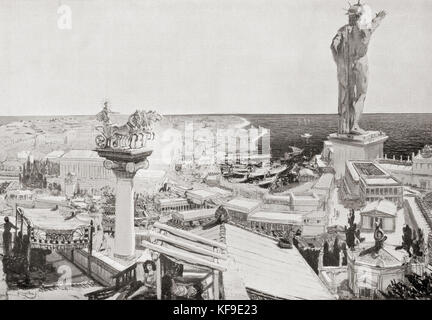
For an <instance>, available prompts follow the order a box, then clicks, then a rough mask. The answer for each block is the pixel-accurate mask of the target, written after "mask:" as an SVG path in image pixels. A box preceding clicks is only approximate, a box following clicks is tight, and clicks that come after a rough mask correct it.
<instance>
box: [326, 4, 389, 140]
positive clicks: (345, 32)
mask: <svg viewBox="0 0 432 320" xmlns="http://www.w3.org/2000/svg"><path fill="white" fill-rule="evenodd" d="M347 15H348V24H347V25H345V26H343V27H342V28H340V29H339V30H338V32H337V34H336V36H335V37H334V38H333V40H332V43H331V46H330V48H331V51H332V54H333V58H334V60H335V62H336V65H337V78H338V83H339V98H338V114H339V123H338V133H339V134H350V133H351V134H364V133H365V131H364V130H363V129H361V128H360V126H359V121H360V117H361V114H362V112H363V107H364V101H365V98H366V91H367V86H368V60H367V55H366V54H367V50H368V45H369V41H370V38H371V36H372V33H373V32H374V31H375V30H376V28H377V27H378V26H379V25H380V23H381V21H382V19H384V17H385V16H386V13H385V11H380V12H379V13H378V14H376V16H375V18H373V19H372V11H371V8H370V7H369V6H368V5H366V4H361V3H360V1H359V2H358V3H357V4H355V5H350V7H349V9H348V10H347Z"/></svg>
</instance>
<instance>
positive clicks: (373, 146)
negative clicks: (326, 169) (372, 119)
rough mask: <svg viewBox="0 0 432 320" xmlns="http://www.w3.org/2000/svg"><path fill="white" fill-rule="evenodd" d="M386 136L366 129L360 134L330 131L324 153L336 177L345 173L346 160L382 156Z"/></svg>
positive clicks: (372, 158)
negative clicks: (328, 156)
mask: <svg viewBox="0 0 432 320" xmlns="http://www.w3.org/2000/svg"><path fill="white" fill-rule="evenodd" d="M387 139H388V136H387V135H386V134H385V133H383V132H381V131H367V132H366V133H365V134H362V135H352V134H338V133H332V134H330V135H329V136H328V143H325V144H324V148H330V150H324V153H325V154H330V162H331V164H332V166H333V169H334V170H335V175H336V179H340V178H342V177H343V176H344V174H345V163H346V161H347V160H375V159H376V158H382V157H383V149H384V142H385V141H386V140H387Z"/></svg>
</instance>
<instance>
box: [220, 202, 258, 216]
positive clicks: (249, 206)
mask: <svg viewBox="0 0 432 320" xmlns="http://www.w3.org/2000/svg"><path fill="white" fill-rule="evenodd" d="M260 206H261V201H259V200H255V199H247V198H238V197H237V198H234V199H232V200H230V201H228V202H226V203H224V205H223V207H224V208H225V209H226V210H227V211H228V214H229V216H230V218H232V219H233V220H238V221H247V218H248V216H249V214H251V213H252V212H253V211H255V210H256V209H258V208H259V207H260Z"/></svg>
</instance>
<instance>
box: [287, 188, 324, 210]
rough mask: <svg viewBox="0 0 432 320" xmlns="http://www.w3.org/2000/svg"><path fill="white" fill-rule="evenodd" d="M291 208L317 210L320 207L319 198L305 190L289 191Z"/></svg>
mask: <svg viewBox="0 0 432 320" xmlns="http://www.w3.org/2000/svg"><path fill="white" fill-rule="evenodd" d="M290 197H291V210H292V211H304V212H311V211H315V210H319V208H320V207H321V199H320V198H319V197H318V195H317V194H316V193H313V192H310V191H306V192H291V193H290Z"/></svg>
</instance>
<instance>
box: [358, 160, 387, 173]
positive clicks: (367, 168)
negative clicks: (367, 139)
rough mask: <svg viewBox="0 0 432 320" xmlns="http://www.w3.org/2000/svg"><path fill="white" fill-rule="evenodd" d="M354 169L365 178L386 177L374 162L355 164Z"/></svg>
mask: <svg viewBox="0 0 432 320" xmlns="http://www.w3.org/2000/svg"><path fill="white" fill-rule="evenodd" d="M353 166H354V168H356V170H357V172H358V173H359V174H360V175H363V176H385V175H386V173H385V172H384V171H382V170H381V169H380V168H378V166H377V165H375V164H374V163H373V162H353Z"/></svg>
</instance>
